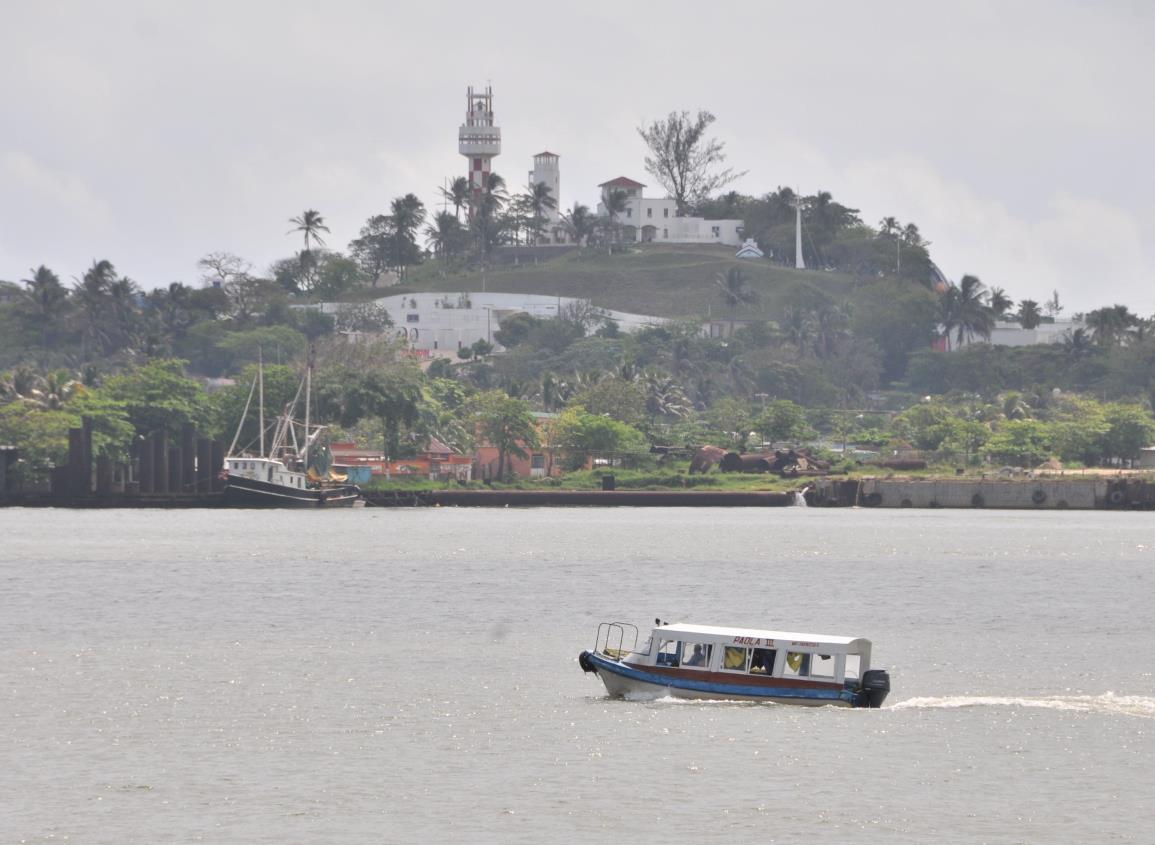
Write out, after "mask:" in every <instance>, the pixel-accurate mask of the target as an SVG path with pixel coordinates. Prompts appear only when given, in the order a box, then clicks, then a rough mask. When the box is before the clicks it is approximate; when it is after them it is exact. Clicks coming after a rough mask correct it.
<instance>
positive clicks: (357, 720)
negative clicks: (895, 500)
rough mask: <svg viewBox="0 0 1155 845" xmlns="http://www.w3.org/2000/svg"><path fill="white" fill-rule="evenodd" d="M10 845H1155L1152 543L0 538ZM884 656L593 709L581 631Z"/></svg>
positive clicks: (3, 835) (1138, 517) (714, 522)
mask: <svg viewBox="0 0 1155 845" xmlns="http://www.w3.org/2000/svg"><path fill="white" fill-rule="evenodd" d="M0 538H2V539H0V842H4V843H7V842H80V843H89V842H97V843H104V842H108V843H131V842H142V843H154V842H181V843H184V842H213V843H298V842H300V843H314V842H315V843H330V842H332V843H336V842H341V843H359V842H389V843H392V842H399V843H400V842H422V843H436V842H525V843H531V842H533V843H536V842H670V841H678V842H727V843H729V842H800V841H806V842H839V843H842V842H847V841H859V842H901V843H907V842H944V841H945V842H991V843H1003V842H1007V843H1011V842H1031V843H1034V842H1092V841H1093V842H1152V841H1155V832H1153V827H1152V825H1153V824H1155V810H1153V809H1152V795H1155V676H1153V670H1155V657H1153V655H1155V624H1153V623H1155V611H1153V609H1152V594H1153V587H1155V576H1153V563H1155V515H1148V514H1117V513H1090V512H1080V513H1073V512H1038V513H1015V512H1003V513H997V512H991V511H922V512H914V511H884V510H853V511H850V510H818V509H804V508H790V509H734V510H725V509H702V510H681V509H677V510H670V509H606V510H600V509H570V510H545V509H542V510H518V509H509V510H469V509H440V510H421V509H414V510H397V511H391V510H372V509H365V510H356V511H347V512H331V513H311V512H310V513H288V512H286V513H263V512H242V511H222V512H212V511H199V512H198V511H173V512H165V511H151V512H149V511H108V512H78V511H50V510H44V511H40V510H16V509H9V510H0ZM658 615H660V616H661V617H662V618H663V619H667V620H670V621H678V620H681V621H692V622H701V623H712V624H722V625H742V626H750V627H769V628H785V629H787V630H803V631H805V630H811V631H816V632H823V633H834V634H851V635H860V636H866V637H869V638H871V639H872V640H873V641H874V662H875V663H876V665H882V666H885V667H887V668H889V669H890V671H891V675H892V683H893V691H892V693H891V697H890V699H889V700H888V702H887V706H886V707H885V708H883V709H882V710H876V711H864V710H854V711H849V710H840V709H834V708H817V709H810V708H796V707H786V706H775V705H757V704H734V703H720V702H704V703H689V702H676V701H673V700H669V699H664V700H663V699H659V700H656V701H615V700H609V699H607V698H606V697H605V690H604V688H603V687H602V685H601V682H600V681H599V680H598V679H597V678H596V677H595V676H593V675H583V673H582V672H581V671H580V669H579V668H578V665H577V662H576V657H577V654H578V652H579V651H580V650H581V649H582V648H587V647H590V646H592V645H593V639H594V635H595V632H596V627H597V623H598V622H599V621H601V620H603V619H622V620H632V621H634V622H636V623H637V624H639V625H645V624H648V623H649V622H651V621H652V619H653V618H654V617H655V616H658Z"/></svg>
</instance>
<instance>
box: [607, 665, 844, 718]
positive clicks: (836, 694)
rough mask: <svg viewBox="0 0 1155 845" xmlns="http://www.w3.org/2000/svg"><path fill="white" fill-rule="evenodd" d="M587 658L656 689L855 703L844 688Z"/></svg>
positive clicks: (815, 701)
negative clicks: (720, 677)
mask: <svg viewBox="0 0 1155 845" xmlns="http://www.w3.org/2000/svg"><path fill="white" fill-rule="evenodd" d="M590 659H591V660H592V661H593V664H594V666H596V667H597V669H598V671H599V672H609V673H610V674H613V675H618V676H620V677H623V678H628V679H630V680H631V681H636V682H638V683H643V684H649V685H650V686H653V687H655V689H668V690H671V691H674V692H676V691H679V690H682V691H687V692H694V693H699V694H701V695H702V697H708V696H717V697H719V698H735V697H741V698H745V699H753V700H760V699H761V700H767V701H770V700H777V701H793V702H797V703H808V702H813V703H819V704H844V705H845V704H848V705H851V706H854V705H855V698H856V696H855V695H854V693H852V692H851V691H849V690H847V689H844V688H842V689H839V688H832V689H829V690H823V689H813V688H799V687H769V686H750V685H747V684H720V683H716V682H713V681H695V680H693V679H689V678H673V677H670V676H669V675H658V674H655V673H653V672H646V671H644V670H642V669H638V668H635V667H633V666H629V665H627V664H625V663H618V662H617V661H615V660H607V659H606V658H604V657H602V656H601V655H599V654H594V653H592V652H591V653H590Z"/></svg>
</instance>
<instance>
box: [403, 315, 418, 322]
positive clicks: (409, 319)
mask: <svg viewBox="0 0 1155 845" xmlns="http://www.w3.org/2000/svg"><path fill="white" fill-rule="evenodd" d="M405 322H406V323H420V322H421V315H420V314H406V315H405Z"/></svg>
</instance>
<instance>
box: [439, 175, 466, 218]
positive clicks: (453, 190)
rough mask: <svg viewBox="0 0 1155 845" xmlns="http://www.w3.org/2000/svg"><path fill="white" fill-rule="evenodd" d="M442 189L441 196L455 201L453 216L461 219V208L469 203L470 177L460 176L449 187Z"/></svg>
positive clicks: (447, 200) (448, 200)
mask: <svg viewBox="0 0 1155 845" xmlns="http://www.w3.org/2000/svg"><path fill="white" fill-rule="evenodd" d="M440 190H441V196H442V197H444V198H445V200H446V202H451V203H453V216H454V217H456V218H457V219H458V220H461V209H462V207H463V206H465V205H468V204H469V195H470V190H469V179H468V178H467V177H465V176H458V177H457V178H456V179H454V180H453V181H452V182H450V183H449V187H448V188H441V189H440Z"/></svg>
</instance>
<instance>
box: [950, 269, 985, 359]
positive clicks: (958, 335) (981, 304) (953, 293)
mask: <svg viewBox="0 0 1155 845" xmlns="http://www.w3.org/2000/svg"><path fill="white" fill-rule="evenodd" d="M985 290H986V286H985V285H984V284H983V283H982V282H981V281H979V278H978V276H970V275H967V276H963V277H962V279H961V280H960V281H959V283H958V285H955V284H953V283H952V284H950V285H948V286H947V289H946V290H945V291H944V292H943V294H942V322H943V327H944V329H945V334H946V336H947V339H948V342H949V339H950V333H951V331H952V330H953V331H954V332H955V345H956V346H962V344H963V343H964V342H968V343H969V342H970V341H972V340H973V339H974V336H975V335H978V336H979V337H981V338H983V339H984V340H990V337H991V331H992V330H993V329H994V327H995V317H994V312H993V311H992V310H991V308H990V306H989V305H987V304H986V302H985V301H984V300H985V299H986V293H985Z"/></svg>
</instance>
